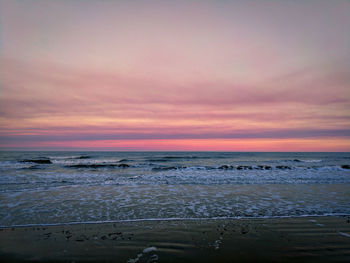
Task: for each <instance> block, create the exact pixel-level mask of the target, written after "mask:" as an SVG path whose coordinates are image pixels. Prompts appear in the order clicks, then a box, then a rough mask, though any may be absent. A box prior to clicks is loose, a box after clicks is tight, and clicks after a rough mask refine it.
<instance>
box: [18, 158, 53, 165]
mask: <svg viewBox="0 0 350 263" xmlns="http://www.w3.org/2000/svg"><path fill="white" fill-rule="evenodd" d="M22 163H37V164H52V162H51V161H50V160H31V159H26V160H23V161H22Z"/></svg>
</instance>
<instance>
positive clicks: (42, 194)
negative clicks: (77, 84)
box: [0, 152, 350, 263]
mask: <svg viewBox="0 0 350 263" xmlns="http://www.w3.org/2000/svg"><path fill="white" fill-rule="evenodd" d="M349 158H350V156H349V153H229V152H228V153H224V152H176V153H175V152H4V153H2V154H0V172H1V173H0V174H1V176H0V200H1V203H0V262H23V261H30V262H125V263H136V262H144V263H146V262H149V263H150V262H350V223H349V222H350V217H349V216H350V206H349V203H350V195H349V186H350V170H349V166H348V161H349Z"/></svg>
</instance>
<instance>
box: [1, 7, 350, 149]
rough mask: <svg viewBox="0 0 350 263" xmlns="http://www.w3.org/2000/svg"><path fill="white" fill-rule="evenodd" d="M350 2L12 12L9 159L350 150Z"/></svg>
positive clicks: (5, 47)
mask: <svg viewBox="0 0 350 263" xmlns="http://www.w3.org/2000/svg"><path fill="white" fill-rule="evenodd" d="M349 28H350V1H347V0H337V1H328V0H325V1H322V0H314V1H313V0H305V1H301V0H300V1H299V0H285V1H282V0H278V1H277V0H275V1H273V0H266V1H258V0H255V1H253V0H242V1H228V0H227V1H225V0H220V1H219V0H217V1H214V0H213V1H204V0H203V1H190V0H186V1H182V0H176V1H166V0H162V1H161V0H159V1H146V0H145V1H137V0H132V1H112V0H110V1H108V0H94V1H93V0H74V1H73V0H70V1H68V0H50V1H48V0H22V1H20V0H0V149H3V150H9V149H14V150H16V149H17V150H18V149H28V150H79V149H82V150H191V151H197V150H198V151H214V150H215V151H350V30H349Z"/></svg>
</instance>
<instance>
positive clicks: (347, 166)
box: [341, 164, 350, 169]
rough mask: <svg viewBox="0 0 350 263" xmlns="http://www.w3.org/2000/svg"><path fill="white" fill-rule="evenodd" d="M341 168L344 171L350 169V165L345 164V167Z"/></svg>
mask: <svg viewBox="0 0 350 263" xmlns="http://www.w3.org/2000/svg"><path fill="white" fill-rule="evenodd" d="M341 168H343V169H350V165H348V164H345V165H342V166H341Z"/></svg>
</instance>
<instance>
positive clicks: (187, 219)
mask: <svg viewBox="0 0 350 263" xmlns="http://www.w3.org/2000/svg"><path fill="white" fill-rule="evenodd" d="M308 217H310V218H311V217H316V218H317V217H350V214H348V213H334V214H324V215H297V216H295V215H291V216H261V217H244V216H237V217H208V218H207V217H187V218H186V217H185V218H183V217H169V218H136V219H121V220H105V221H86V222H76V221H72V222H59V223H38V224H18V225H10V226H1V225H0V229H5V228H13V227H16V228H19V227H50V226H65V225H67V226H69V225H89V224H111V223H112V224H113V223H133V222H148V221H156V222H162V221H220V220H241V219H242V220H260V219H262V220H263V219H267V220H268V219H284V218H308Z"/></svg>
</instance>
